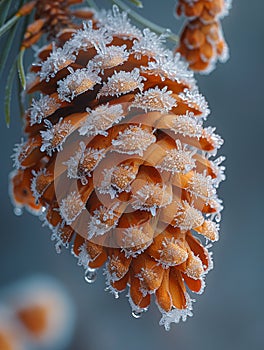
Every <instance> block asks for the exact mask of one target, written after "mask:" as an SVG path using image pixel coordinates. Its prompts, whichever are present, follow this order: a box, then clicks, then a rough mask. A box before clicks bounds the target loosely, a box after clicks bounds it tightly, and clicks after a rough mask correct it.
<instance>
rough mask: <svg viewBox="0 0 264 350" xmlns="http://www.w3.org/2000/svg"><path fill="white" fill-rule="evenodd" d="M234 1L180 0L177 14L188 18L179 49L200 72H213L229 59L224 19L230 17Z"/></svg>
mask: <svg viewBox="0 0 264 350" xmlns="http://www.w3.org/2000/svg"><path fill="white" fill-rule="evenodd" d="M230 7H231V0H179V2H178V5H177V9H176V12H177V15H179V16H181V15H185V16H186V17H187V22H186V23H185V26H184V28H183V30H182V33H181V37H180V44H179V47H178V49H177V51H178V52H180V53H181V55H182V56H184V57H185V58H186V60H187V61H188V62H189V67H190V68H191V69H192V70H194V71H197V72H200V73H210V72H211V71H212V70H214V69H215V65H216V62H217V61H220V62H226V61H227V59H228V58H229V53H228V46H227V44H226V42H225V39H224V36H223V32H222V26H221V23H220V20H221V18H223V17H224V16H226V15H227V14H228V11H229V9H230Z"/></svg>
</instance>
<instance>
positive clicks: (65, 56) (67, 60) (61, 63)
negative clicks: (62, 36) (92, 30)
mask: <svg viewBox="0 0 264 350" xmlns="http://www.w3.org/2000/svg"><path fill="white" fill-rule="evenodd" d="M75 60H76V56H75V55H73V53H72V52H71V51H69V50H68V48H66V47H65V48H64V47H63V48H61V47H59V48H55V46H53V49H52V52H51V54H50V56H49V57H48V58H47V59H46V61H44V62H42V65H41V70H40V72H39V76H40V80H44V79H46V81H47V82H48V81H49V80H50V78H54V77H55V75H56V74H57V72H58V71H59V70H61V69H63V68H65V67H68V66H69V65H70V64H71V63H73V62H75Z"/></svg>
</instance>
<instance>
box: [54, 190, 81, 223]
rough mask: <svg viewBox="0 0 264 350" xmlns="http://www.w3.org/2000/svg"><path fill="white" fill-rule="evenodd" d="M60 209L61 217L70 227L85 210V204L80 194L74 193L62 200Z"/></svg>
mask: <svg viewBox="0 0 264 350" xmlns="http://www.w3.org/2000/svg"><path fill="white" fill-rule="evenodd" d="M59 208H60V215H61V217H62V218H63V219H64V220H65V222H66V224H67V225H70V224H72V223H73V221H74V220H75V219H76V218H77V217H78V216H79V215H80V213H81V212H82V211H83V210H84V209H85V203H83V201H82V199H81V196H80V194H79V193H77V192H76V191H74V192H71V193H70V194H68V195H67V197H66V198H63V199H62V200H61V203H60V206H59Z"/></svg>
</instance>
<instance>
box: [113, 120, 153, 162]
mask: <svg viewBox="0 0 264 350" xmlns="http://www.w3.org/2000/svg"><path fill="white" fill-rule="evenodd" d="M155 141H156V137H155V136H154V135H153V133H152V132H151V131H149V130H145V129H142V128H141V127H140V126H136V125H130V126H129V128H127V129H125V130H124V131H123V132H119V134H118V136H117V138H116V139H115V140H113V141H112V145H113V150H114V151H116V152H118V153H125V154H139V155H140V156H142V155H143V152H144V151H145V150H146V149H147V148H148V147H149V146H150V145H151V144H152V143H154V142H155Z"/></svg>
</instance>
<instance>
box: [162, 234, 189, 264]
mask: <svg viewBox="0 0 264 350" xmlns="http://www.w3.org/2000/svg"><path fill="white" fill-rule="evenodd" d="M158 253H159V254H160V258H159V259H156V260H157V261H158V262H159V263H160V264H161V265H162V267H163V268H164V269H166V268H168V267H169V266H176V265H180V264H182V263H184V262H185V261H186V260H187V258H188V253H187V251H186V250H185V249H183V247H182V246H181V245H180V241H179V240H178V239H176V238H175V237H172V238H167V237H165V238H164V240H163V241H162V249H160V250H158Z"/></svg>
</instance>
